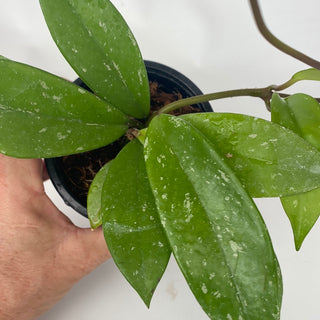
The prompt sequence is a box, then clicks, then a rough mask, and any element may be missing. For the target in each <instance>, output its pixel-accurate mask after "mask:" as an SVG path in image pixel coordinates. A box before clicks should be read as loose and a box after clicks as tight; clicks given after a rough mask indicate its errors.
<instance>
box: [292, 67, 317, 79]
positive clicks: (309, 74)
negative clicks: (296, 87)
mask: <svg viewBox="0 0 320 320" xmlns="http://www.w3.org/2000/svg"><path fill="white" fill-rule="evenodd" d="M302 80H314V81H320V70H318V69H314V68H310V69H306V70H302V71H299V72H297V73H296V74H294V75H293V77H292V81H294V82H298V81H302Z"/></svg>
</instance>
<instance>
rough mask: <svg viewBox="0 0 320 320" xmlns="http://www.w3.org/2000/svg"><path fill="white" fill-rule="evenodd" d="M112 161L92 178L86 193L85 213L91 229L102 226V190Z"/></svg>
mask: <svg viewBox="0 0 320 320" xmlns="http://www.w3.org/2000/svg"><path fill="white" fill-rule="evenodd" d="M111 163H112V160H111V161H109V162H107V163H106V164H105V165H104V166H103V167H102V168H101V169H100V170H99V172H98V173H97V174H96V176H95V177H94V179H93V181H92V183H91V185H90V188H89V192H88V198H87V212H88V218H89V221H90V226H91V228H92V229H96V228H98V227H99V226H100V225H101V224H102V212H101V206H102V199H101V195H102V188H103V184H104V182H105V180H106V178H107V175H108V172H109V168H110V165H111Z"/></svg>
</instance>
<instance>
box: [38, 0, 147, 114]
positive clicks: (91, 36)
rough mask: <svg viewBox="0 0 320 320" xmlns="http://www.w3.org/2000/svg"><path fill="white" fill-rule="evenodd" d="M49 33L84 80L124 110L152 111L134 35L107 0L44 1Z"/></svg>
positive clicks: (145, 77) (103, 97)
mask: <svg viewBox="0 0 320 320" xmlns="http://www.w3.org/2000/svg"><path fill="white" fill-rule="evenodd" d="M40 4H41V8H42V11H43V14H44V16H45V19H46V22H47V25H48V27H49V29H50V32H51V35H52V37H53V39H54V40H55V42H56V44H57V46H58V48H59V49H60V51H61V52H62V54H63V55H64V57H65V58H66V60H67V61H68V62H69V63H70V65H71V66H72V67H73V68H74V70H75V71H76V72H77V74H78V75H79V76H80V78H81V79H82V80H83V81H84V82H85V83H86V84H87V85H88V86H89V87H90V88H91V89H92V90H93V92H95V93H96V94H97V95H98V96H99V97H100V98H102V99H104V100H106V101H107V102H109V103H111V104H113V105H114V106H116V107H117V108H119V109H120V110H122V111H123V112H125V113H126V114H128V115H130V116H133V117H135V118H144V117H146V116H147V115H148V113H149V104H150V103H149V84H148V77H147V73H146V69H145V65H144V62H143V59H142V57H141V54H140V50H139V47H138V45H137V42H136V40H135V39H134V36H133V34H132V33H131V31H130V29H129V27H128V25H127V24H126V22H125V20H124V19H123V18H122V16H121V15H120V13H119V12H118V11H117V9H116V8H115V7H114V6H113V5H112V3H111V2H110V1H108V0H90V1H88V0H54V1H52V0H40Z"/></svg>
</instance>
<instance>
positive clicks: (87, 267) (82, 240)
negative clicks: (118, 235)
mask: <svg viewBox="0 0 320 320" xmlns="http://www.w3.org/2000/svg"><path fill="white" fill-rule="evenodd" d="M63 247H64V250H63V251H65V252H64V253H63V254H64V256H65V257H67V260H68V262H67V264H68V267H69V268H70V267H71V268H73V272H75V270H77V272H76V273H74V274H73V276H76V277H78V279H75V280H80V279H81V278H82V277H84V276H85V275H87V274H88V273H90V272H91V271H93V270H94V269H96V268H97V267H98V266H99V265H101V264H102V263H103V262H105V261H106V260H108V259H109V258H110V257H111V255H110V252H109V250H108V247H107V244H106V242H105V240H104V236H103V231H102V228H101V227H100V228H98V229H95V230H91V229H87V228H86V229H82V228H77V227H76V229H75V230H74V232H72V233H69V236H68V237H67V238H66V239H65V243H64V246H63ZM77 273H78V274H77Z"/></svg>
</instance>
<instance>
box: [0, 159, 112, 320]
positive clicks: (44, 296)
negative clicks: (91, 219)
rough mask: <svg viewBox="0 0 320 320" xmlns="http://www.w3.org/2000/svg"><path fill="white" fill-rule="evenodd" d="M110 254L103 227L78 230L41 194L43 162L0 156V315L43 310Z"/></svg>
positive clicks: (23, 316) (19, 318) (24, 316)
mask: <svg viewBox="0 0 320 320" xmlns="http://www.w3.org/2000/svg"><path fill="white" fill-rule="evenodd" d="M108 258H110V253H109V251H108V249H107V246H106V243H105V241H104V239H103V233H102V230H101V228H100V229H97V230H95V231H94V232H93V231H91V230H90V229H80V228H78V227H76V226H75V225H73V224H72V222H71V221H70V220H69V219H68V218H67V217H66V216H64V215H63V214H62V213H61V212H60V211H59V210H58V209H57V208H56V207H55V206H54V204H53V203H52V202H51V200H50V199H49V198H48V197H47V195H46V194H45V192H44V187H43V165H42V161H41V160H34V159H33V160H25V159H15V158H9V157H6V156H4V155H0V301H1V303H0V319H1V320H4V319H5V320H11V319H15V320H29V319H34V318H36V317H37V316H39V315H40V314H42V313H44V312H45V311H47V310H48V309H49V308H50V307H52V306H53V305H54V304H55V303H56V302H57V301H58V300H60V299H61V298H62V297H63V296H64V295H65V294H66V293H67V292H68V291H69V290H70V289H71V288H72V286H73V285H74V284H75V283H76V282H77V281H79V280H80V279H81V278H82V277H84V276H85V275H86V274H88V273H89V272H90V271H92V270H93V269H95V268H96V267H98V266H99V265H100V264H101V263H103V262H104V261H106V260H107V259H108Z"/></svg>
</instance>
